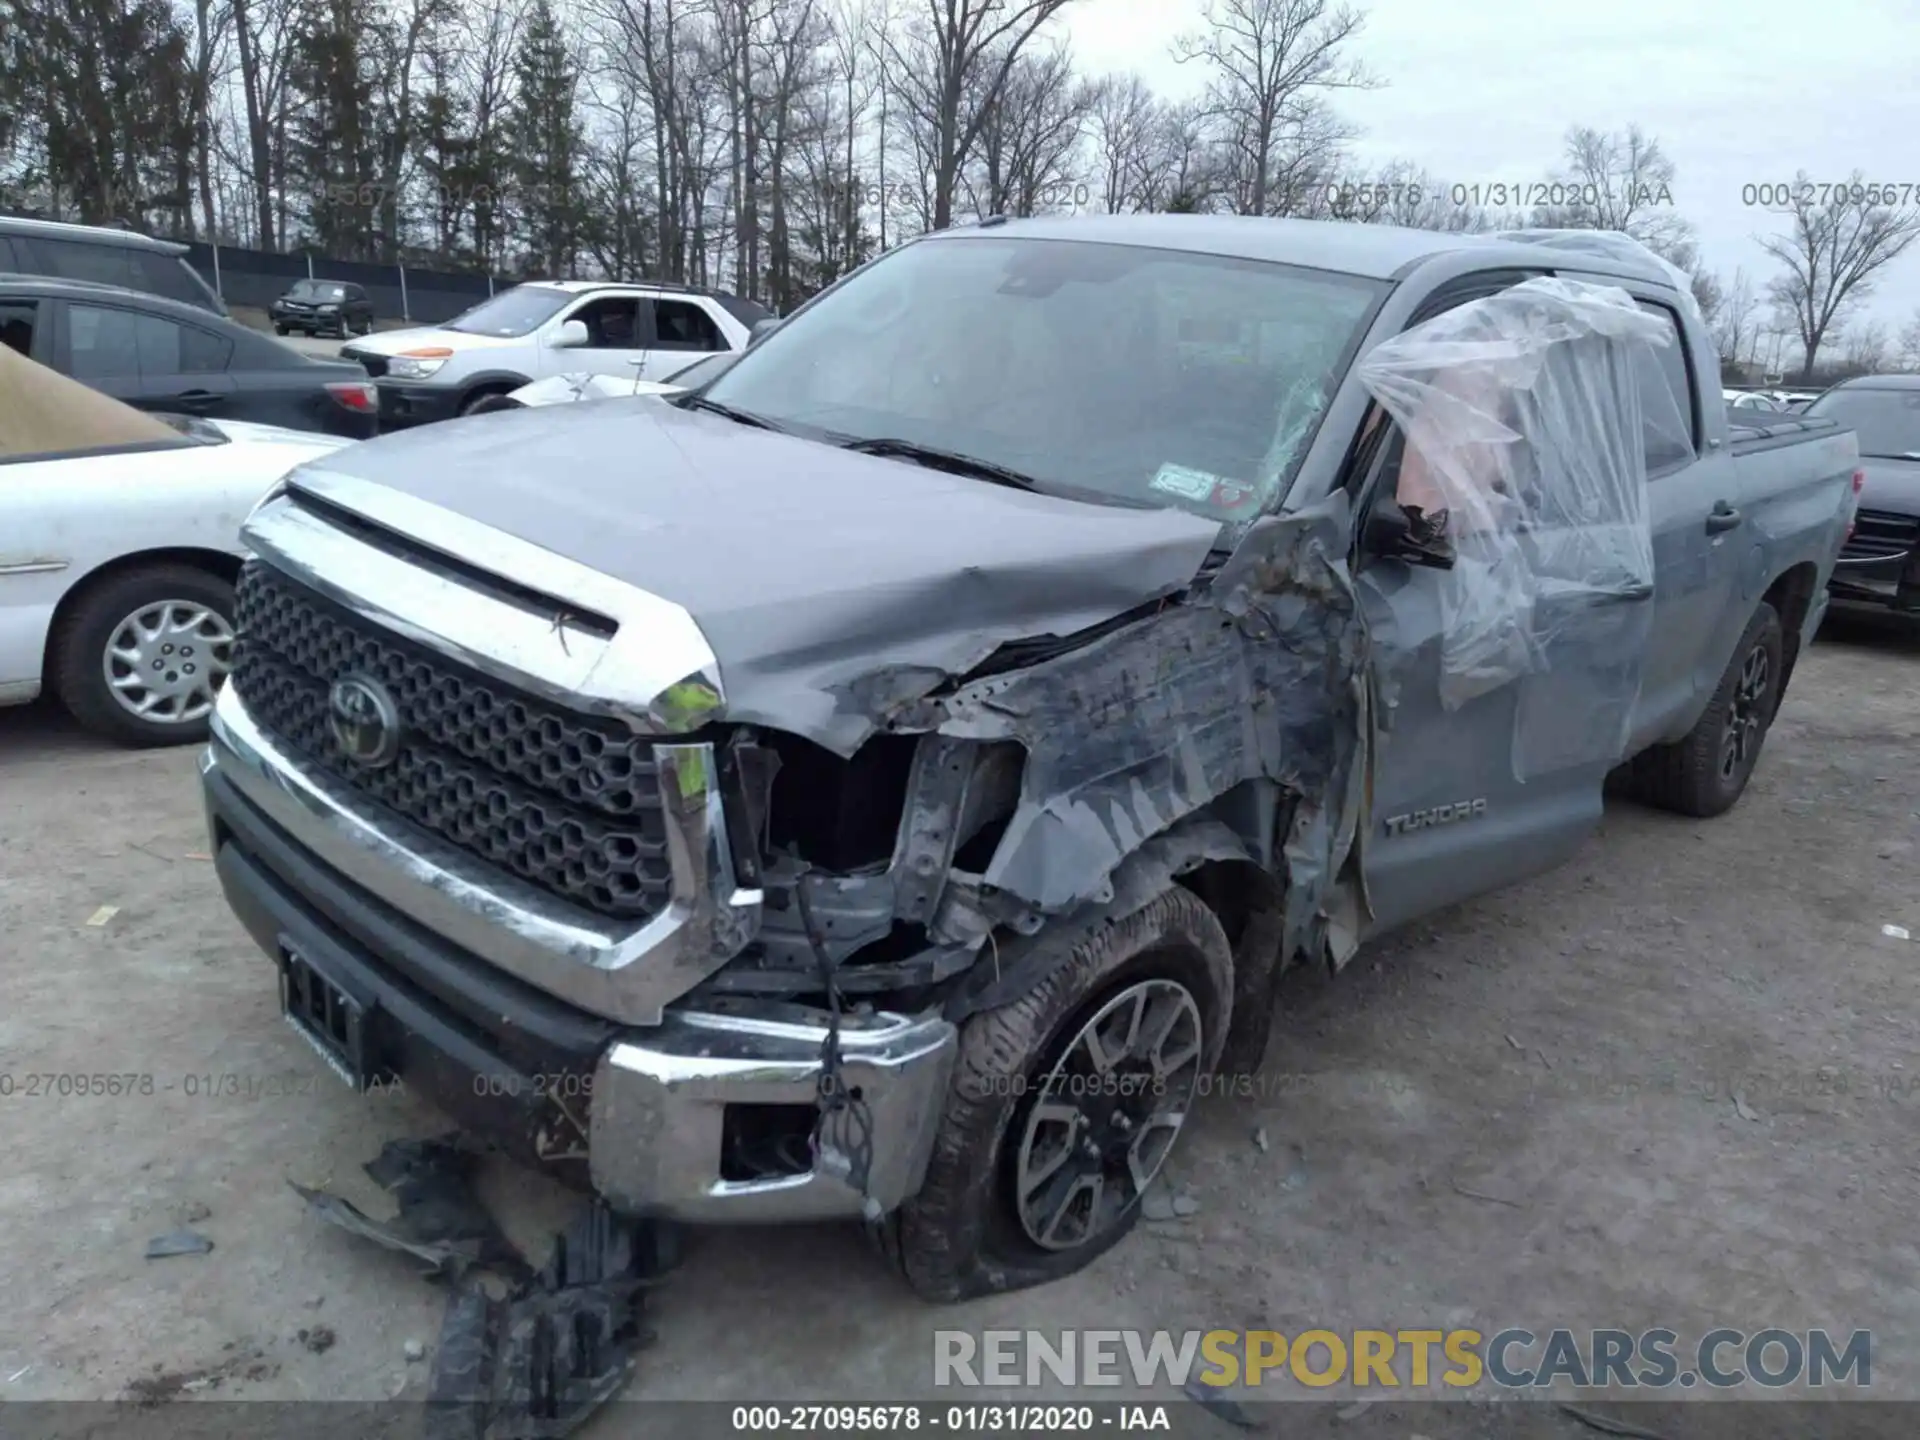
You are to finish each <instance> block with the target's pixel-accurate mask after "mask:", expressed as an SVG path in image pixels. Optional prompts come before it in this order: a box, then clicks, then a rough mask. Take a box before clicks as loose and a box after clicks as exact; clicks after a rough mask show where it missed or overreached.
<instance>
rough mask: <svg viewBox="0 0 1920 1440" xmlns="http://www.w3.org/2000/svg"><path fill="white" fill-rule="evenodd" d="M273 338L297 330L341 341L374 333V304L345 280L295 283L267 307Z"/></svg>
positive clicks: (297, 281) (361, 291)
mask: <svg viewBox="0 0 1920 1440" xmlns="http://www.w3.org/2000/svg"><path fill="white" fill-rule="evenodd" d="M267 318H268V319H269V320H271V321H273V330H274V333H275V334H276V335H284V334H286V333H287V332H288V331H289V330H298V331H300V332H302V333H303V334H307V335H322V334H326V333H328V332H331V333H333V334H335V335H338V336H339V337H340V338H341V339H342V340H344V339H346V338H347V337H348V336H349V335H371V334H372V333H373V301H371V300H369V299H368V298H367V292H366V291H365V290H364V289H363V288H361V287H360V286H358V285H355V284H353V283H352V282H351V281H348V280H296V281H294V282H293V284H292V285H290V286H289V287H288V288H287V291H286V293H285V294H283V295H282V296H281V297H280V298H279V299H278V300H275V301H274V302H273V304H272V305H270V306H268V307H267Z"/></svg>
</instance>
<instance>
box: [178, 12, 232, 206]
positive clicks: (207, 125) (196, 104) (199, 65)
mask: <svg viewBox="0 0 1920 1440" xmlns="http://www.w3.org/2000/svg"><path fill="white" fill-rule="evenodd" d="M191 34H192V37H193V48H192V50H191V51H190V53H189V57H188V70H187V74H186V77H185V79H186V89H187V94H186V104H187V109H188V113H189V116H190V124H191V125H192V128H193V149H192V158H193V166H194V172H195V173H194V177H193V179H194V184H195V186H196V187H197V189H198V191H199V200H200V215H201V221H202V223H203V224H204V225H205V227H206V232H207V236H208V238H209V239H211V240H218V239H219V237H220V231H219V223H220V222H219V216H218V214H217V213H216V211H215V206H214V200H213V182H214V167H213V160H214V148H213V147H214V131H215V125H216V122H215V119H214V113H213V97H214V93H215V91H216V90H217V89H219V88H221V87H223V86H224V85H225V84H226V82H227V76H228V72H229V69H230V67H231V65H232V58H231V51H230V49H229V46H230V44H231V42H232V38H233V7H232V6H231V5H230V4H228V3H224V0H193V26H192V31H191ZM189 238H191V233H189Z"/></svg>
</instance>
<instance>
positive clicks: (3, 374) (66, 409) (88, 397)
mask: <svg viewBox="0 0 1920 1440" xmlns="http://www.w3.org/2000/svg"><path fill="white" fill-rule="evenodd" d="M179 438H180V434H179V432H178V431H177V430H175V429H174V428H173V427H172V426H170V425H167V424H164V423H162V422H161V421H159V420H156V419H155V418H154V417H153V416H151V415H145V414H142V413H141V412H140V411H138V410H135V409H134V408H133V407H132V406H129V405H123V404H121V403H120V402H119V401H118V400H115V399H114V398H113V397H112V396H111V395H102V394H101V393H100V392H99V391H98V390H89V389H88V388H87V387H86V386H84V385H82V384H81V383H80V382H79V381H77V380H69V379H67V377H66V376H64V375H56V374H54V372H53V371H51V370H49V369H47V367H46V366H44V365H36V364H35V363H34V362H33V361H31V360H29V359H27V358H26V356H24V355H22V354H20V353H19V352H18V351H16V350H13V349H10V348H9V347H7V346H5V345H0V456H8V455H47V454H55V455H57V454H61V453H63V452H65V451H68V450H94V449H98V448H99V447H100V446H102V445H138V444H141V443H143V442H146V441H150V440H178V439H179Z"/></svg>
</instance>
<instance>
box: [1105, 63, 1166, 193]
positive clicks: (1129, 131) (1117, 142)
mask: <svg viewBox="0 0 1920 1440" xmlns="http://www.w3.org/2000/svg"><path fill="white" fill-rule="evenodd" d="M1092 102H1093V115H1092V119H1093V146H1094V151H1095V153H1096V155H1097V157H1098V159H1099V162H1100V208H1101V209H1103V210H1105V211H1106V212H1107V214H1109V215H1118V214H1120V213H1121V212H1122V211H1124V210H1143V209H1146V208H1147V206H1146V203H1145V199H1144V197H1145V195H1146V193H1147V192H1148V191H1149V190H1150V189H1152V182H1151V180H1150V178H1149V177H1150V175H1151V173H1152V172H1153V170H1154V169H1155V167H1156V166H1157V165H1158V164H1160V163H1162V161H1163V159H1164V149H1163V147H1162V146H1161V145H1160V143H1159V142H1160V138H1161V134H1160V132H1161V124H1160V121H1161V115H1160V105H1159V102H1158V101H1156V100H1155V99H1154V96H1153V91H1152V90H1150V89H1148V88H1147V82H1146V81H1145V80H1142V79H1141V78H1140V77H1139V76H1138V75H1108V76H1106V77H1105V78H1103V79H1101V80H1100V81H1098V82H1097V83H1096V84H1095V86H1094V90H1093V95H1092Z"/></svg>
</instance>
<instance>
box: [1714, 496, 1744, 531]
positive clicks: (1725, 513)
mask: <svg viewBox="0 0 1920 1440" xmlns="http://www.w3.org/2000/svg"><path fill="white" fill-rule="evenodd" d="M1741 519H1742V516H1741V514H1740V512H1739V511H1738V510H1736V509H1734V508H1733V507H1732V506H1731V505H1729V504H1727V502H1726V501H1724V500H1716V501H1714V503H1713V509H1712V510H1710V511H1708V512H1707V534H1709V535H1718V534H1719V533H1720V532H1721V531H1723V530H1731V529H1733V527H1734V526H1736V525H1738V524H1739V523H1740V521H1741Z"/></svg>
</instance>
